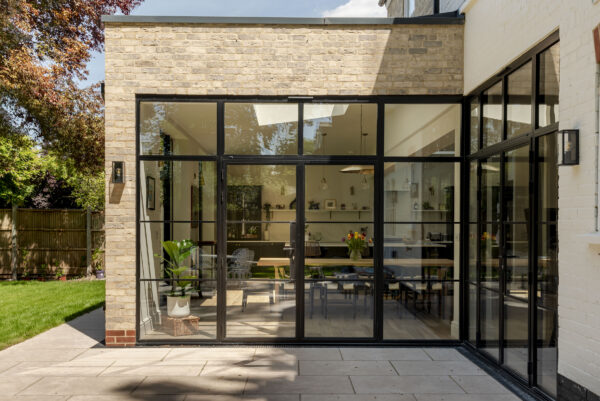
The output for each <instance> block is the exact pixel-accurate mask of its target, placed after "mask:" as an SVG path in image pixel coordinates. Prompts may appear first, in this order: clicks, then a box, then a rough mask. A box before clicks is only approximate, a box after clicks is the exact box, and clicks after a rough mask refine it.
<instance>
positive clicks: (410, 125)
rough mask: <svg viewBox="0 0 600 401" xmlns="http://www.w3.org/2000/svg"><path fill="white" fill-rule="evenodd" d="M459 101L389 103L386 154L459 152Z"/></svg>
mask: <svg viewBox="0 0 600 401" xmlns="http://www.w3.org/2000/svg"><path fill="white" fill-rule="evenodd" d="M460 124H461V106H460V105H459V104H386V105H385V155H386V156H458V155H460V131H461V130H460Z"/></svg>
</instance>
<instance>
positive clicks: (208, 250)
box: [139, 222, 217, 280]
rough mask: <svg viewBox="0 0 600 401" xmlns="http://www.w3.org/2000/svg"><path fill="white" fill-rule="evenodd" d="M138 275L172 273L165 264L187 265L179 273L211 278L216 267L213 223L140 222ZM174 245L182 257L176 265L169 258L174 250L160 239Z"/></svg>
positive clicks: (168, 265) (152, 277)
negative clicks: (168, 247)
mask: <svg viewBox="0 0 600 401" xmlns="http://www.w3.org/2000/svg"><path fill="white" fill-rule="evenodd" d="M139 226H140V237H139V238H140V254H139V264H140V272H139V275H140V278H141V279H161V278H165V277H167V278H169V277H172V273H171V272H170V271H169V267H173V268H177V266H179V267H187V269H186V270H185V271H182V272H179V273H178V274H179V275H181V276H187V277H194V278H195V279H210V280H212V279H215V278H216V269H217V250H216V248H217V233H216V224H215V223H198V222H190V223H156V222H155V223H140V224H139ZM165 241H170V242H172V244H171V243H170V246H173V247H175V246H177V247H178V248H179V254H182V252H183V256H186V255H187V256H186V257H184V258H183V259H180V260H178V261H177V263H178V265H177V266H171V265H170V262H171V261H172V260H174V258H177V255H176V254H173V253H172V251H170V250H169V249H167V248H165V247H164V245H163V242H165Z"/></svg>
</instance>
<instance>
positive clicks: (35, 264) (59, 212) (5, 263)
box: [0, 208, 104, 279]
mask: <svg viewBox="0 0 600 401" xmlns="http://www.w3.org/2000/svg"><path fill="white" fill-rule="evenodd" d="M13 223H14V222H13V210H12V209H0V279H7V278H10V277H11V268H12V263H13V255H15V254H16V265H17V272H18V276H19V277H20V278H21V277H40V276H51V275H55V274H56V272H57V270H59V269H62V272H63V274H65V275H68V276H76V275H85V274H86V273H87V272H90V271H91V270H92V268H93V265H94V264H101V265H104V263H103V258H104V252H103V251H104V213H103V212H87V211H85V210H80V209H79V210H78V209H21V208H18V209H16V225H14V226H13ZM13 230H14V231H13ZM14 234H16V245H17V248H16V252H13V235H14Z"/></svg>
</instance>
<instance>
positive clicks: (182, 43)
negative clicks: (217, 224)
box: [105, 23, 463, 346]
mask: <svg viewBox="0 0 600 401" xmlns="http://www.w3.org/2000/svg"><path fill="white" fill-rule="evenodd" d="M462 91H463V26H462V25H377V26H366V25H365V26H363V25H351V26H348V25H344V26H333V25H318V26H310V25H289V26H286V25H234V24H215V25H210V24H134V23H131V24H129V23H127V24H125V23H107V24H106V91H105V99H106V165H105V166H106V177H107V182H106V275H107V283H106V329H107V338H106V342H107V345H110V346H115V345H133V343H134V342H135V328H136V322H135V316H136V313H135V312H136V310H135V305H136V300H135V297H136V294H135V290H136V282H135V280H136V271H135V269H136V255H135V243H136V239H135V233H136V222H135V177H136V165H135V152H136V149H135V132H136V127H135V120H136V116H135V95H136V94H168V95H255V96H272V95H331V96H337V95H356V96H359V95H428V94H430V95H433V94H449V95H460V94H462ZM114 160H121V161H125V163H126V169H125V172H126V177H125V184H121V185H114V184H112V183H110V180H109V178H110V173H111V163H112V161H114ZM123 244H126V246H124V245H123ZM123 331H125V333H124V334H116V333H122V332H123Z"/></svg>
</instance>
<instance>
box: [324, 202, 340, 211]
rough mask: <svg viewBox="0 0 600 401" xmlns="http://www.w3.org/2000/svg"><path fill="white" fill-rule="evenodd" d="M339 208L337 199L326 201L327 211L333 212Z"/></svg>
mask: <svg viewBox="0 0 600 401" xmlns="http://www.w3.org/2000/svg"><path fill="white" fill-rule="evenodd" d="M336 207H337V202H336V201H335V199H325V209H328V210H332V209H335V208H336Z"/></svg>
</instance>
